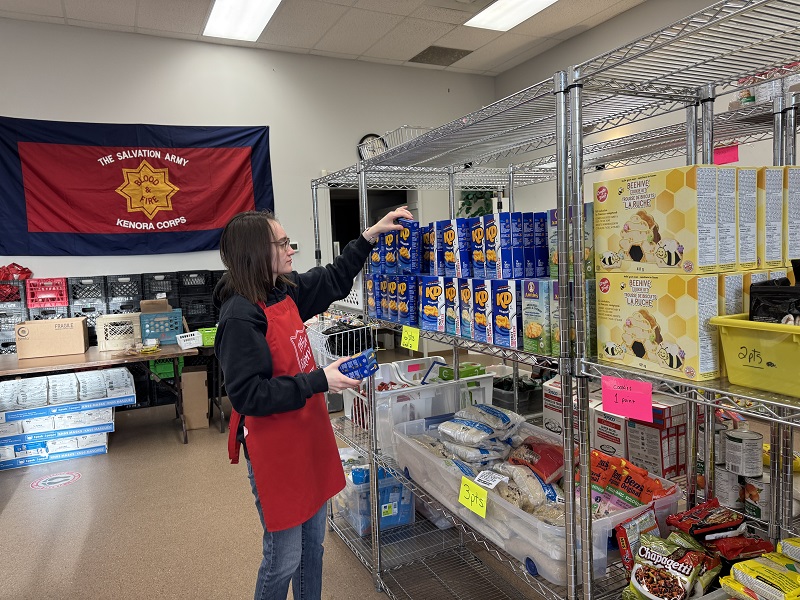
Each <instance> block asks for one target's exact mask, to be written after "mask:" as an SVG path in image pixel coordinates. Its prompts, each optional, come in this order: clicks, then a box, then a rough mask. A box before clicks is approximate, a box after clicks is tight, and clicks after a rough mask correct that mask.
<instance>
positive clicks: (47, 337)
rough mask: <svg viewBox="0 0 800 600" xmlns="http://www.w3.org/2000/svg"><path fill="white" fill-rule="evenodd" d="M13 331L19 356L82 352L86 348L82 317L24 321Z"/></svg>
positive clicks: (84, 321) (87, 342)
mask: <svg viewBox="0 0 800 600" xmlns="http://www.w3.org/2000/svg"><path fill="white" fill-rule="evenodd" d="M14 331H15V333H16V340H17V356H18V357H19V358H21V359H22V358H44V357H47V356H65V355H69V354H83V353H84V352H86V350H87V348H89V330H88V329H87V327H86V317H75V318H72V319H47V320H41V321H25V322H24V323H19V324H18V325H17V326H16V327H15V328H14Z"/></svg>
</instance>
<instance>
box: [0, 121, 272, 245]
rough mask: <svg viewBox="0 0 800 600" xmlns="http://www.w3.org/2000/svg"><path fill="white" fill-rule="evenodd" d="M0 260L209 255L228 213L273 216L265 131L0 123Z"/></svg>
mask: <svg viewBox="0 0 800 600" xmlns="http://www.w3.org/2000/svg"><path fill="white" fill-rule="evenodd" d="M0 190H2V192H0V193H1V194H2V195H1V196H0V206H1V207H2V209H3V213H2V218H0V254H5V255H18V256H42V255H115V254H166V253H175V252H194V251H198V250H213V249H216V248H218V247H219V237H220V233H221V232H222V228H223V227H224V226H225V224H226V223H227V222H228V221H229V220H230V218H231V217H233V216H234V215H235V214H237V213H240V212H243V211H247V210H262V209H269V210H273V207H274V199H273V192H272V171H271V166H270V155H269V128H268V127H183V126H163V125H119V124H99V123H64V122H54V121H35V120H27V119H12V118H3V117H0Z"/></svg>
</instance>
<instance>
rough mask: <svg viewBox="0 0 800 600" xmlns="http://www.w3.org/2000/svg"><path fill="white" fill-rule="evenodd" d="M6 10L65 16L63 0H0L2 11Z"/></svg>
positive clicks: (28, 13)
mask: <svg viewBox="0 0 800 600" xmlns="http://www.w3.org/2000/svg"><path fill="white" fill-rule="evenodd" d="M5 12H11V13H20V14H25V15H35V16H39V17H63V16H64V11H63V8H62V5H61V0H0V13H5ZM11 18H21V17H11Z"/></svg>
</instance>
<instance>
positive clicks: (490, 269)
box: [482, 214, 502, 279]
mask: <svg viewBox="0 0 800 600" xmlns="http://www.w3.org/2000/svg"><path fill="white" fill-rule="evenodd" d="M482 218H483V247H484V253H485V254H484V258H485V261H486V277H487V278H488V279H498V278H500V277H501V275H498V269H500V271H501V274H502V263H500V261H499V260H498V257H499V253H500V226H499V224H498V223H497V215H496V214H492V215H483V217H482Z"/></svg>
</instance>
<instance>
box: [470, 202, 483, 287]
mask: <svg viewBox="0 0 800 600" xmlns="http://www.w3.org/2000/svg"><path fill="white" fill-rule="evenodd" d="M468 224H469V230H470V236H471V241H472V256H471V258H472V276H473V277H478V278H484V277H486V251H485V250H484V247H483V219H481V218H480V217H473V218H471V219H469V220H468Z"/></svg>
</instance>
